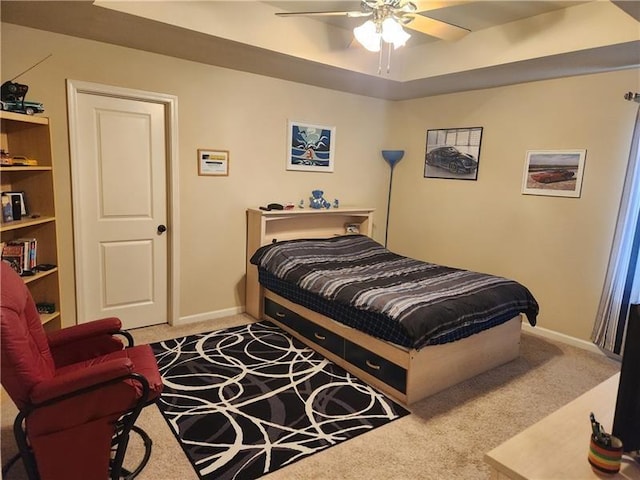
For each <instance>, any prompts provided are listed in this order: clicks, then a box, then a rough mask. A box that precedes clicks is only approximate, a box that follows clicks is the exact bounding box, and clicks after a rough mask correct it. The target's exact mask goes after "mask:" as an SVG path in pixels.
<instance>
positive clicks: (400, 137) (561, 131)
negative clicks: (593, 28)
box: [389, 70, 640, 340]
mask: <svg viewBox="0 0 640 480" xmlns="http://www.w3.org/2000/svg"><path fill="white" fill-rule="evenodd" d="M639 78H640V77H639V72H638V70H627V71H620V72H615V73H603V74H597V75H589V76H582V77H573V78H567V79H560V80H549V81H542V82H535V83H528V84H522V85H515V86H510V87H503V88H496V89H489V90H482V91H472V92H465V93H460V94H454V95H442V96H438V97H431V98H425V99H420V100H412V101H405V102H401V103H397V104H395V105H394V109H393V118H394V120H395V121H394V122H392V125H393V128H392V131H391V135H392V138H394V139H395V140H396V143H398V144H401V145H404V147H405V149H406V151H407V153H406V156H405V158H404V159H403V160H402V162H400V163H399V164H398V166H397V167H396V171H395V173H394V187H393V188H394V194H393V199H392V211H391V220H390V227H389V229H390V232H391V234H390V235H389V247H390V248H391V249H393V250H395V251H398V252H399V253H403V254H406V255H410V256H414V257H418V258H420V259H423V260H428V261H432V262H435V263H442V264H445V265H451V266H456V267H462V268H467V269H472V270H479V271H485V272H490V273H495V274H498V275H502V276H508V277H511V278H514V279H516V280H518V281H520V282H522V283H523V284H525V285H526V286H527V287H528V288H529V289H530V290H531V291H532V293H533V294H534V295H535V296H536V298H537V299H538V301H539V303H540V307H541V313H540V316H539V325H540V326H542V327H544V328H548V329H551V330H554V331H557V332H561V333H564V334H567V335H570V336H573V337H577V338H580V339H585V340H587V339H589V336H590V334H591V329H592V326H593V321H594V318H595V315H596V311H597V307H598V302H599V299H600V293H601V289H602V285H603V281H604V275H605V272H606V267H607V260H608V256H609V250H610V246H611V240H612V236H613V230H614V227H615V220H616V215H617V210H618V205H619V201H620V194H621V188H622V183H623V180H624V171H625V167H626V163H627V158H628V154H629V147H630V140H631V134H632V130H633V123H634V119H635V114H636V111H637V105H636V104H634V103H631V102H628V101H626V100H624V98H623V95H624V93H626V92H627V91H630V90H631V91H638V90H639V88H640V81H639ZM475 126H481V127H483V128H484V130H483V136H482V147H481V153H480V166H479V172H478V180H477V181H461V180H444V179H426V178H424V175H423V169H424V153H425V142H426V131H427V130H428V129H439V128H453V127H475ZM583 148H584V149H586V150H587V157H586V164H585V171H584V177H583V184H582V196H581V198H563V197H545V196H537V195H522V194H521V193H520V192H521V186H522V174H523V168H524V160H525V152H526V151H527V150H549V149H551V150H552V149H583Z"/></svg>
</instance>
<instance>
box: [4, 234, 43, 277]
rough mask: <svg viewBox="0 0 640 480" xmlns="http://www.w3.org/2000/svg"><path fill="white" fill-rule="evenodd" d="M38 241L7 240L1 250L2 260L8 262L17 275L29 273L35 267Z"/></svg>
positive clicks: (33, 239)
mask: <svg viewBox="0 0 640 480" xmlns="http://www.w3.org/2000/svg"><path fill="white" fill-rule="evenodd" d="M37 252H38V240H37V239H35V238H16V239H14V240H9V241H7V242H6V243H5V245H4V247H3V248H2V260H4V261H7V262H9V263H10V264H11V265H12V267H13V269H14V270H16V271H17V272H18V273H19V274H22V273H23V272H24V271H25V270H27V271H30V270H33V268H34V267H35V266H36V265H37Z"/></svg>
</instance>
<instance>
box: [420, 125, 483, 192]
mask: <svg viewBox="0 0 640 480" xmlns="http://www.w3.org/2000/svg"><path fill="white" fill-rule="evenodd" d="M481 143H482V127H461V128H444V129H439V130H427V146H426V151H425V156H424V177H425V178H450V179H455V180H477V179H478V166H479V165H480V146H481Z"/></svg>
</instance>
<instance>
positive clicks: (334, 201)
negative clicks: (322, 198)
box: [333, 198, 340, 208]
mask: <svg viewBox="0 0 640 480" xmlns="http://www.w3.org/2000/svg"><path fill="white" fill-rule="evenodd" d="M333 208H340V201H339V200H338V199H337V198H334V199H333Z"/></svg>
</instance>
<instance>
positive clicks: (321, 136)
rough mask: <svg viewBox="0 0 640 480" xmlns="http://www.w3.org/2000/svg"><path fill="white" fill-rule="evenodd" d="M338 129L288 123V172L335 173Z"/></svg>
mask: <svg viewBox="0 0 640 480" xmlns="http://www.w3.org/2000/svg"><path fill="white" fill-rule="evenodd" d="M335 141H336V129H335V127H325V126H322V125H312V124H309V123H300V122H294V121H291V120H290V121H289V122H288V136H287V170H300V171H305V172H333V156H334V152H335Z"/></svg>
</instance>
